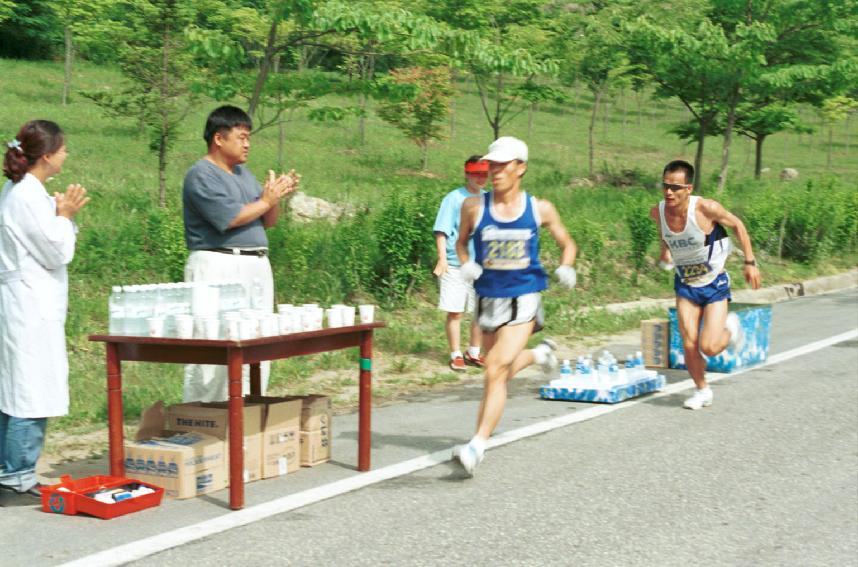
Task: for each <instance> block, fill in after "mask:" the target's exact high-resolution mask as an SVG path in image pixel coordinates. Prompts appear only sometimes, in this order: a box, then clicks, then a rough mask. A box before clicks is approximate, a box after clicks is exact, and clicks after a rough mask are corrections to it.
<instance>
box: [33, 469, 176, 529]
mask: <svg viewBox="0 0 858 567" xmlns="http://www.w3.org/2000/svg"><path fill="white" fill-rule="evenodd" d="M60 480H61V482H60V483H58V484H52V485H50V486H43V487H42V488H41V491H42V511H44V512H48V513H49V514H68V515H74V514H89V515H90V516H95V517H97V518H103V519H110V518H115V517H117V516H122V515H124V514H130V513H131V512H137V511H139V510H143V509H144V508H152V507H154V506H158V505H160V504H161V500H162V499H163V498H164V489H163V488H161V487H160V486H155V485H154V484H149V483H148V482H141V481H139V480H134V479H133V478H123V477H119V476H100V475H99V476H88V477H86V478H79V479H77V480H74V479H73V478H72V477H70V476H69V475H63V476H62V477H61V478H60ZM130 484H139V485H142V486H147V487H149V488H151V489H152V490H154V491H155V492H153V493H151V494H144V495H143V496H138V497H136V498H128V499H126V500H120V501H119V502H114V503H113V504H106V503H104V502H99V501H98V500H96V499H94V498H90V497H89V496H87V494H92V493H93V492H97V491H99V490H104V489H109V488H119V487H121V486H125V485H130ZM60 488H64V489H65V490H60Z"/></svg>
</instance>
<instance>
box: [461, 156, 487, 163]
mask: <svg viewBox="0 0 858 567" xmlns="http://www.w3.org/2000/svg"><path fill="white" fill-rule="evenodd" d="M482 160H483V156H471V157H469V158H468V159H466V160H465V165H468V164H469V163H477V162H478V161H482Z"/></svg>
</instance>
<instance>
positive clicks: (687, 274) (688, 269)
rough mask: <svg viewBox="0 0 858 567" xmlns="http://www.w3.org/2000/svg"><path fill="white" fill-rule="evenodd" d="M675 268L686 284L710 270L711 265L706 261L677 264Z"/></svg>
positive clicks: (700, 277)
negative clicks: (683, 264) (685, 264)
mask: <svg viewBox="0 0 858 567" xmlns="http://www.w3.org/2000/svg"><path fill="white" fill-rule="evenodd" d="M676 269H677V271H678V272H679V277H680V279H682V282H683V283H687V284H691V283H694V282H697V281H699V280H701V279H703V278H704V277H706V276H707V275H708V274H710V273H711V272H712V266H710V265H709V263H708V262H702V263H700V264H689V265H687V266H677V267H676Z"/></svg>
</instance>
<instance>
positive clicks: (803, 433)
mask: <svg viewBox="0 0 858 567" xmlns="http://www.w3.org/2000/svg"><path fill="white" fill-rule="evenodd" d="M855 328H858V292H856V290H850V291H846V292H841V293H837V294H831V295H827V296H821V297H814V298H805V299H800V300H797V301H792V302H789V303H784V304H778V305H776V306H775V317H774V327H773V333H772V335H773V336H772V350H773V352H783V351H786V350H789V349H793V348H797V347H799V346H801V345H803V344H807V343H809V342H812V341H815V340H819V339H823V338H826V337H830V336H832V335H836V334H838V333H842V332H845V331H850V330H852V329H855ZM856 369H858V340H849V341H845V342H842V343H839V344H837V345H834V346H831V347H828V348H824V349H822V350H818V351H816V352H813V353H811V354H807V355H804V356H801V357H797V358H794V359H791V360H789V361H786V362H783V363H779V364H776V365H772V366H767V367H764V368H760V369H756V370H752V371H750V372H746V373H744V374H741V375H738V376H735V377H726V378H724V379H722V380H721V381H719V382H717V383H715V384H714V386H713V389H714V391H715V403H714V405H713V406H712V407H710V408H706V409H703V410H700V411H697V412H691V411H687V410H683V409H680V405H681V402H682V399H683V398H684V397H685V396H686V395H687V393H682V394H677V395H674V396H665V397H660V398H656V399H650V400H647V401H645V402H643V403H640V404H637V405H633V406H631V407H628V408H625V409H621V410H619V411H616V412H613V413H610V414H607V415H605V416H602V417H599V418H596V419H593V420H590V421H585V422H582V423H576V424H573V425H571V426H568V427H564V428H561V429H557V430H554V431H551V432H548V433H545V434H542V435H538V436H536V437H531V438H528V439H525V440H522V441H519V442H514V443H511V444H508V445H505V446H502V447H498V448H495V449H492V450H490V451H489V452H488V453H487V456H486V459H485V461H484V462H483V464H482V465H481V466H480V468H479V469H478V471H477V476H476V477H475V478H473V479H465V478H464V477H463V475H462V474H461V472H460V470H459V469H458V467H457V466H455V465H453V464H452V463H446V464H442V465H438V466H435V467H431V468H428V469H425V470H422V471H419V472H416V473H413V474H409V475H406V476H402V477H399V478H395V479H392V480H389V481H385V482H381V483H379V484H376V485H373V486H370V487H367V488H364V489H361V490H358V491H355V492H351V493H348V494H345V495H342V496H338V497H335V498H332V499H330V500H326V501H323V502H320V503H317V504H313V505H310V506H307V507H304V508H301V509H299V510H296V511H292V512H289V513H285V514H281V515H277V516H273V517H270V518H268V519H265V520H263V521H259V522H256V523H253V524H251V525H248V526H244V527H240V528H235V529H232V530H229V531H226V532H223V533H220V534H217V535H216V536H213V537H209V538H206V539H203V540H199V541H196V542H193V543H190V544H186V545H184V546H181V547H177V548H173V549H170V550H167V551H165V552H162V553H159V554H156V555H153V556H150V557H147V558H146V559H144V560H141V561H139V564H141V565H214V564H224V563H226V564H229V565H253V566H256V567H258V566H264V565H286V564H294V565H338V566H342V565H464V564H468V565H599V566H603V565H659V566H664V565H688V564H705V565H802V566H805V565H837V566H844V565H846V566H848V565H858V370H856ZM681 377H682V375H681V374H674V375H673V376H672V378H673V379H678V378H681ZM514 396H517V397H521V398H522V399H526V400H527V407H534V406H532V405H529V404H530V400H531V399H532V398H533V391H532V390H531V389H528V388H521V389H518V390H517V391H516V392H514ZM515 402H516V400H512V401H511V406H515ZM523 403H524V402H523ZM540 403H547V404H557V403H562V402H540ZM462 415H463V414H461V413H459V414H448V413H443V414H441V413H439V419H441V420H443V419H456V420H458V422H457V423H455V424H453V425H455V427H456V429H462V430H467V429H469V428H470V427H471V422H472V420H473V417H472V415H473V414H472V413H471V414H470V415H468V416H467V418H463V417H462ZM456 416H458V417H456ZM462 419H466V420H467V421H466V422H461V420H462ZM439 425H440V424H439ZM450 425H451V424H449V423H448V424H447V426H448V427H449V426H450ZM504 425H505V426H506V427H510V423H506V424H504ZM5 537H8V532H7V533H6V536H4V538H5ZM4 547H5V546H4Z"/></svg>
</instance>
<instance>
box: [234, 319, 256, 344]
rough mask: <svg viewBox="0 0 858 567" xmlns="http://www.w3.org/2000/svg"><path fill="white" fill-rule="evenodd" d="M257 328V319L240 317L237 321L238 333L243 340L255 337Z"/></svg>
mask: <svg viewBox="0 0 858 567" xmlns="http://www.w3.org/2000/svg"><path fill="white" fill-rule="evenodd" d="M258 329H259V321H257V320H256V319H242V320H241V321H239V323H238V334H239V337H240V338H241V340H243V341H247V340H250V339H255V338H256V336H257V330H258Z"/></svg>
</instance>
